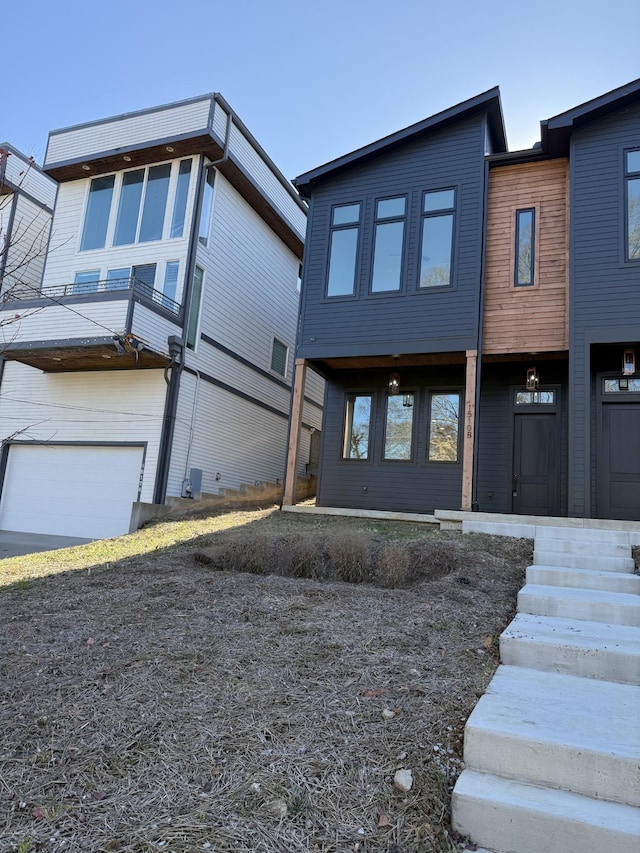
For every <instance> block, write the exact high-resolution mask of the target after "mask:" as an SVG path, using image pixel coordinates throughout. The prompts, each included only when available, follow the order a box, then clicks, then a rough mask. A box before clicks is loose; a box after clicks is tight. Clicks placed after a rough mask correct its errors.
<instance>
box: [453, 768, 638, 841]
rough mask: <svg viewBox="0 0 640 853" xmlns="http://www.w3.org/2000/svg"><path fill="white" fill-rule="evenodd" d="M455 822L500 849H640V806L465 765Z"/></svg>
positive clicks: (455, 797) (456, 792) (459, 828)
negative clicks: (536, 784)
mask: <svg viewBox="0 0 640 853" xmlns="http://www.w3.org/2000/svg"><path fill="white" fill-rule="evenodd" d="M453 816H454V817H453V828H454V829H455V830H456V831H457V832H459V833H460V834H461V835H463V836H465V837H467V836H471V837H472V838H473V840H474V842H475V843H476V844H479V845H482V846H483V847H484V848H486V850H491V851H495V852H496V853H506V851H509V853H543V851H544V853H638V850H639V849H640V809H637V808H635V807H633V806H629V805H624V804H622V803H609V802H604V801H602V800H592V799H590V798H588V797H583V796H581V795H579V794H574V793H571V792H569V791H558V790H555V789H552V788H546V787H538V786H535V785H530V784H526V783H522V782H517V781H514V780H512V779H504V778H501V777H498V776H493V775H491V774H487V773H479V772H477V771H474V770H464V771H463V772H462V775H461V776H460V777H459V779H458V782H457V784H456V787H455V790H454V792H453Z"/></svg>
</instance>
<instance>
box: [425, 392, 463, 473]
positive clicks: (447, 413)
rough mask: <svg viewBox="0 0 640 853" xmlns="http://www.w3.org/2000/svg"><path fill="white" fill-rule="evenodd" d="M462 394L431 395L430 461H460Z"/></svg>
mask: <svg viewBox="0 0 640 853" xmlns="http://www.w3.org/2000/svg"><path fill="white" fill-rule="evenodd" d="M459 421H460V394H459V393H458V392H457V391H454V392H448V393H444V394H443V393H437V394H436V393H434V394H432V395H431V406H430V411H429V454H428V458H429V462H457V461H458V433H459Z"/></svg>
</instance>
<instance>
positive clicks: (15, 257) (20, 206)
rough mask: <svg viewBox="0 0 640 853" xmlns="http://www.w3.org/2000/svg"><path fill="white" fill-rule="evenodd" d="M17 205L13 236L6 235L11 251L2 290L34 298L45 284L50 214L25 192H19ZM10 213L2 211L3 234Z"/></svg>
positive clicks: (11, 234) (12, 228)
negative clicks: (43, 274)
mask: <svg viewBox="0 0 640 853" xmlns="http://www.w3.org/2000/svg"><path fill="white" fill-rule="evenodd" d="M15 205H16V207H15V215H14V217H13V223H12V226H11V233H10V234H7V237H8V240H9V248H8V250H7V255H6V266H5V274H4V280H3V282H2V291H3V293H7V292H8V291H11V293H12V295H16V296H18V295H23V296H25V297H28V296H33V295H35V292H36V291H38V290H39V289H40V285H41V283H42V273H43V269H44V262H45V257H46V253H47V241H48V239H49V229H50V227H51V214H50V213H49V212H48V211H46V210H44V209H43V208H42V207H40V206H39V205H37V204H35V203H34V202H33V201H31V200H30V199H28V198H27V197H26V196H24V195H23V194H22V193H17V198H16V201H15ZM9 210H10V208H8V207H7V208H4V209H3V210H2V223H1V224H0V233H1V232H2V231H4V230H5V229H6V227H7V226H8V218H9Z"/></svg>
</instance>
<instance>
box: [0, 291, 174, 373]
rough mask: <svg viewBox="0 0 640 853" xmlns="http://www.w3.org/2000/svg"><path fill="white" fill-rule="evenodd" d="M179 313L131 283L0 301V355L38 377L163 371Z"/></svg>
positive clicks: (12, 294)
mask: <svg viewBox="0 0 640 853" xmlns="http://www.w3.org/2000/svg"><path fill="white" fill-rule="evenodd" d="M181 320H182V306H181V305H180V304H178V303H177V302H175V301H174V300H173V299H170V298H169V297H168V296H166V295H165V294H164V293H161V292H160V291H157V290H154V289H153V288H152V287H151V286H150V285H148V284H146V283H145V282H142V281H140V280H139V279H137V278H135V277H133V276H131V277H127V278H119V279H114V280H109V281H90V282H82V283H74V284H66V285H59V286H53V287H45V288H43V289H42V290H41V291H40V292H39V293H38V294H36V295H31V294H30V295H26V294H25V295H22V294H20V293H17V292H10V293H7V294H4V295H2V294H0V353H1V354H2V356H3V357H4V359H5V360H6V361H20V362H22V363H23V364H28V365H30V366H31V367H35V368H37V369H38V370H43V371H45V372H66V371H75V370H130V369H140V368H158V367H164V366H165V365H167V364H168V363H169V362H170V361H171V355H170V353H169V338H170V337H171V336H175V337H178V338H179V337H181V335H182V322H181Z"/></svg>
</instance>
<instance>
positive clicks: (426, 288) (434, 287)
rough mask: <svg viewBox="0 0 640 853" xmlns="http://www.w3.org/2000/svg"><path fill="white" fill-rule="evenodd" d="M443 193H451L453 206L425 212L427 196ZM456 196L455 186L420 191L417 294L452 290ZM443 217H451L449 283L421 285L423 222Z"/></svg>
mask: <svg viewBox="0 0 640 853" xmlns="http://www.w3.org/2000/svg"><path fill="white" fill-rule="evenodd" d="M445 192H453V204H452V205H451V207H440V208H435V209H434V210H428V211H427V210H425V203H426V199H427V196H430V195H436V194H437V193H445ZM458 196H459V190H458V187H457V186H455V185H450V186H445V187H434V188H431V189H425V190H423V191H422V194H421V197H420V246H419V252H418V280H417V285H416V290H417V292H418V293H433V292H437V293H441V292H442V291H443V290H445V289H447V288H448V289H450V290H452V289H453V288H454V281H455V275H454V272H455V270H454V264H455V257H456V248H457V222H458ZM445 216H446V217H449V216H450V217H451V253H450V258H449V281H448V283H447V284H428V285H422V284H421V283H420V282H421V280H422V253H423V249H424V230H425V221H426V220H427V219H437V218H444V217H445Z"/></svg>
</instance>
